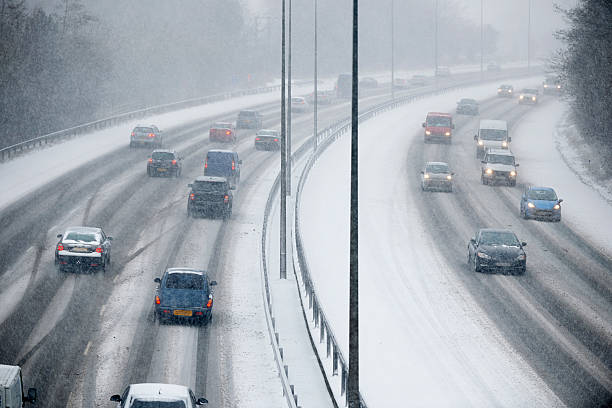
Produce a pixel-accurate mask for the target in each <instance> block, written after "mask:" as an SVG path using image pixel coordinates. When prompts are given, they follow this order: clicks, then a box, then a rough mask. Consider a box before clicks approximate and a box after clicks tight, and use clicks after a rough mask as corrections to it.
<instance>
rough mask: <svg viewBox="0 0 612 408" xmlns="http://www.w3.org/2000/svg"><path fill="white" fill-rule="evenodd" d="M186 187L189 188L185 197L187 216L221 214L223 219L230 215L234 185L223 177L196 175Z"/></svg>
mask: <svg viewBox="0 0 612 408" xmlns="http://www.w3.org/2000/svg"><path fill="white" fill-rule="evenodd" d="M187 187H190V188H191V191H190V192H189V196H188V198H187V216H189V217H195V216H196V215H199V214H207V215H208V214H210V215H212V216H218V215H221V216H222V217H223V219H225V220H226V219H228V218H230V217H231V216H232V205H233V201H234V196H233V194H232V190H234V187H232V186H230V183H229V182H228V181H227V179H226V178H225V177H211V176H200V177H196V179H195V180H194V181H193V183H190V184H188V185H187Z"/></svg>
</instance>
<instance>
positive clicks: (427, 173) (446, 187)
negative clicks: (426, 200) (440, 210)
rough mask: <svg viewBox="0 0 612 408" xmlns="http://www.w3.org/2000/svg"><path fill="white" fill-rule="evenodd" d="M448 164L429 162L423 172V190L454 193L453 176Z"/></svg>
mask: <svg viewBox="0 0 612 408" xmlns="http://www.w3.org/2000/svg"><path fill="white" fill-rule="evenodd" d="M454 175H455V173H453V172H451V171H450V168H449V167H448V164H447V163H444V162H427V163H425V167H424V168H423V170H422V171H421V190H423V191H425V190H442V191H448V192H449V193H450V192H452V191H453V176H454Z"/></svg>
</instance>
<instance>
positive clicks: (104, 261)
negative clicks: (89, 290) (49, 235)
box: [55, 227, 113, 271]
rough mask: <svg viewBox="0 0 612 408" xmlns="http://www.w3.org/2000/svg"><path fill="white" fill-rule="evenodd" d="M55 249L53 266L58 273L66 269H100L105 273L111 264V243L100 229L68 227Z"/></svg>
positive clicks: (60, 235) (110, 239) (59, 236)
mask: <svg viewBox="0 0 612 408" xmlns="http://www.w3.org/2000/svg"><path fill="white" fill-rule="evenodd" d="M57 237H58V238H59V239H60V240H59V242H58V243H57V245H56V247H55V265H57V267H58V269H59V270H60V271H64V270H66V269H68V268H100V269H102V271H106V268H108V266H109V265H110V262H111V241H112V240H113V238H112V237H107V236H106V234H105V233H104V231H102V228H97V227H70V228H67V229H66V231H65V232H64V233H63V234H58V235H57Z"/></svg>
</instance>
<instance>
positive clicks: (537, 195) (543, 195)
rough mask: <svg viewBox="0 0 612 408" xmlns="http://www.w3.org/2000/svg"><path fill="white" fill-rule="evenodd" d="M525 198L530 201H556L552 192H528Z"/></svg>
mask: <svg viewBox="0 0 612 408" xmlns="http://www.w3.org/2000/svg"><path fill="white" fill-rule="evenodd" d="M527 198H529V199H530V200H544V201H557V195H556V194H555V192H554V191H553V190H529V192H527Z"/></svg>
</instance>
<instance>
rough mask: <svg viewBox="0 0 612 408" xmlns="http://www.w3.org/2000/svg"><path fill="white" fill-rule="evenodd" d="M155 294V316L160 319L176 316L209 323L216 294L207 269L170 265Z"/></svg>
mask: <svg viewBox="0 0 612 408" xmlns="http://www.w3.org/2000/svg"><path fill="white" fill-rule="evenodd" d="M155 282H157V283H159V286H158V288H157V294H156V295H155V316H156V317H157V318H158V319H159V321H160V322H163V321H166V320H170V319H175V320H186V321H190V322H197V323H202V324H206V323H208V322H209V321H210V320H211V319H212V308H213V295H212V291H211V290H210V287H211V286H214V285H216V284H217V282H216V281H209V279H208V274H207V273H206V272H205V271H201V270H197V269H191V268H169V269H166V271H165V272H164V276H162V278H161V279H160V278H155Z"/></svg>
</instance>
